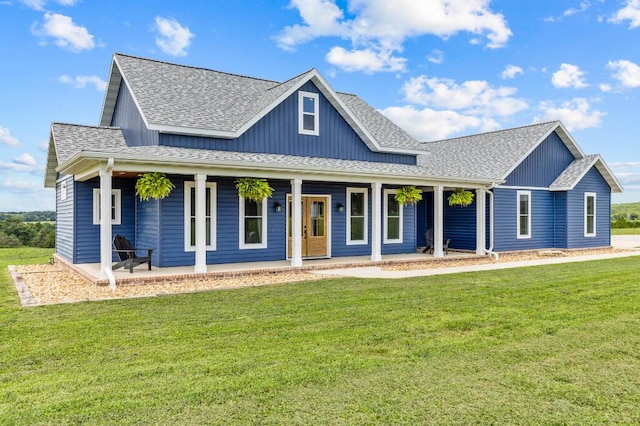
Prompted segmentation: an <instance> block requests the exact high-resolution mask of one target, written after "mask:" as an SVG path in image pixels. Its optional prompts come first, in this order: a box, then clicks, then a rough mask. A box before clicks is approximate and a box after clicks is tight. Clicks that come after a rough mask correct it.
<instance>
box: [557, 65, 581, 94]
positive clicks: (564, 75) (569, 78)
mask: <svg viewBox="0 0 640 426" xmlns="http://www.w3.org/2000/svg"><path fill="white" fill-rule="evenodd" d="M551 83H552V84H553V85H554V86H555V87H560V88H566V87H573V88H574V89H582V88H585V87H587V86H588V85H587V84H586V83H585V82H584V72H582V71H581V70H580V68H579V67H578V66H576V65H571V64H562V65H560V69H559V70H558V71H556V72H554V73H553V75H552V76H551Z"/></svg>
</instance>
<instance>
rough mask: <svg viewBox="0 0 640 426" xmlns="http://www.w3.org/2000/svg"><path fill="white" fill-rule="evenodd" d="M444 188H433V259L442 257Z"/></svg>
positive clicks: (439, 186) (440, 186)
mask: <svg viewBox="0 0 640 426" xmlns="http://www.w3.org/2000/svg"><path fill="white" fill-rule="evenodd" d="M443 191H444V187H443V186H442V185H438V186H434V187H433V257H444V252H443V250H442V239H443V238H444V194H443Z"/></svg>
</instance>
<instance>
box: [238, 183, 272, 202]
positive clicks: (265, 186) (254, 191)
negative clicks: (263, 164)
mask: <svg viewBox="0 0 640 426" xmlns="http://www.w3.org/2000/svg"><path fill="white" fill-rule="evenodd" d="M236 189H237V190H238V195H240V196H241V197H242V198H245V199H248V200H252V201H255V202H256V203H259V202H261V201H262V200H263V199H264V198H265V197H266V198H271V195H273V188H272V187H271V186H270V185H269V182H267V180H266V179H259V178H252V177H245V178H239V179H237V180H236Z"/></svg>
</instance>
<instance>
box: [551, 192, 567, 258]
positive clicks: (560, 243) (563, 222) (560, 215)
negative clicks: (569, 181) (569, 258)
mask: <svg viewBox="0 0 640 426" xmlns="http://www.w3.org/2000/svg"><path fill="white" fill-rule="evenodd" d="M554 198H555V219H556V223H555V244H554V246H555V247H556V248H567V247H568V242H567V193H566V192H556V193H554Z"/></svg>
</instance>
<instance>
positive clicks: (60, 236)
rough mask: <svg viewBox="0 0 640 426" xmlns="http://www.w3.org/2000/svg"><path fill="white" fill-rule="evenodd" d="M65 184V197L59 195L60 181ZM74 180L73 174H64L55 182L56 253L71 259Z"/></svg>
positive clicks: (72, 249) (72, 250)
mask: <svg viewBox="0 0 640 426" xmlns="http://www.w3.org/2000/svg"><path fill="white" fill-rule="evenodd" d="M63 182H64V183H65V184H66V186H67V190H66V198H65V199H64V200H63V199H62V195H61V186H62V183H63ZM74 183H75V182H74V180H73V176H65V177H63V178H61V179H59V180H58V182H57V183H56V253H57V254H58V255H59V256H61V257H62V258H63V259H66V260H68V261H71V262H72V261H73V258H74V257H73V253H74V242H73V235H74V234H73V228H74V225H75V223H74V220H73V216H74V215H73V212H74V204H75V203H74V201H75V197H74V188H73V185H74Z"/></svg>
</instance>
